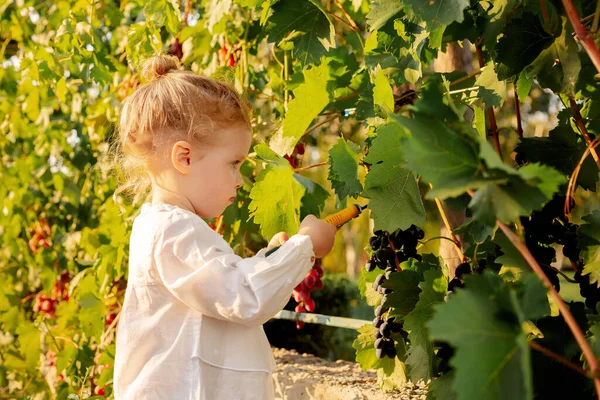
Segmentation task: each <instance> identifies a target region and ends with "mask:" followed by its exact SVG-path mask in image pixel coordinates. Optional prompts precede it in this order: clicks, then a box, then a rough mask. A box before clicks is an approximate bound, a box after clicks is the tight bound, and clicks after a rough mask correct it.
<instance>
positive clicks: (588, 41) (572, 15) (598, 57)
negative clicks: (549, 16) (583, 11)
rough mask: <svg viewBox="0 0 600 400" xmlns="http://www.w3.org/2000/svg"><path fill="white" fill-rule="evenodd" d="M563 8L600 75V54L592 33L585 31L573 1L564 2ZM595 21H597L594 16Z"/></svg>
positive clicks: (564, 0) (563, 0)
mask: <svg viewBox="0 0 600 400" xmlns="http://www.w3.org/2000/svg"><path fill="white" fill-rule="evenodd" d="M562 3H563V7H565V11H566V12H567V17H569V21H570V22H571V25H572V26H573V30H574V31H575V35H576V36H577V38H578V39H579V42H580V43H581V45H582V46H583V48H584V49H585V51H586V52H587V53H588V55H589V56H590V60H592V63H593V64H594V66H595V67H596V69H597V70H598V73H599V74H600V52H599V51H598V48H597V47H596V44H595V43H594V37H593V36H592V35H591V33H590V32H588V31H587V29H585V27H584V26H583V24H582V23H581V21H580V20H579V15H577V10H575V7H574V6H573V2H572V1H571V0H562ZM596 14H598V10H596ZM594 19H597V18H596V16H594Z"/></svg>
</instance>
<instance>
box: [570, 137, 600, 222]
mask: <svg viewBox="0 0 600 400" xmlns="http://www.w3.org/2000/svg"><path fill="white" fill-rule="evenodd" d="M599 144H600V138H596V139H595V140H594V141H593V142H592V143H590V144H589V145H588V147H587V149H585V151H584V152H583V155H582V156H581V159H580V160H579V162H578V163H577V165H576V166H575V168H574V169H573V173H572V174H571V177H570V178H569V184H568V186H567V195H566V196H565V205H564V211H565V214H566V215H570V214H571V200H572V199H573V196H574V195H575V183H576V182H577V178H578V177H579V171H581V168H582V167H583V162H584V161H585V159H586V158H587V156H588V155H589V154H590V153H591V151H592V150H593V149H595V148H596V147H597V146H598V145H599Z"/></svg>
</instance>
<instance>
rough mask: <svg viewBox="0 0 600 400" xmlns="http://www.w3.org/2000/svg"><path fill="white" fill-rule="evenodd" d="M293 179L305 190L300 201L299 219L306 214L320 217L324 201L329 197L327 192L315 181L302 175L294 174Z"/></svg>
mask: <svg viewBox="0 0 600 400" xmlns="http://www.w3.org/2000/svg"><path fill="white" fill-rule="evenodd" d="M294 179H296V180H297V181H298V182H300V184H301V185H302V186H304V188H305V189H306V191H305V192H304V196H302V200H301V207H300V219H302V218H303V217H304V216H306V215H308V214H313V215H316V216H317V217H318V216H319V215H321V211H322V210H323V207H324V206H325V201H326V200H327V198H328V197H329V193H328V192H327V190H325V188H324V187H323V186H321V185H319V184H318V183H316V182H315V181H313V180H311V179H309V178H306V177H304V176H302V175H299V174H294Z"/></svg>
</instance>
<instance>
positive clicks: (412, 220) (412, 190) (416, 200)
mask: <svg viewBox="0 0 600 400" xmlns="http://www.w3.org/2000/svg"><path fill="white" fill-rule="evenodd" d="M362 196H363V197H366V198H369V199H371V201H370V203H369V210H371V218H373V221H374V222H375V229H376V230H379V229H381V230H387V231H390V232H391V231H395V230H396V229H398V228H400V229H407V228H408V227H410V226H411V225H413V224H414V225H416V226H423V223H424V222H425V208H424V206H423V201H422V200H421V195H420V193H419V186H418V184H417V180H416V178H415V176H414V174H413V173H412V171H410V170H408V169H405V168H397V169H396V170H395V173H394V178H393V180H389V182H388V183H386V184H385V185H382V186H375V187H369V189H368V190H365V192H364V193H363V194H362Z"/></svg>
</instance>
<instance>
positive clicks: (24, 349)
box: [16, 322, 42, 374]
mask: <svg viewBox="0 0 600 400" xmlns="http://www.w3.org/2000/svg"><path fill="white" fill-rule="evenodd" d="M16 333H17V335H18V336H17V337H18V340H19V348H20V349H21V354H23V355H24V356H25V362H26V366H27V371H28V372H29V373H31V374H35V373H36V371H37V366H38V364H39V362H40V354H42V349H41V347H40V330H39V329H38V328H37V327H36V326H35V325H34V324H33V323H31V322H25V323H24V324H23V325H21V326H19V327H18V328H17V329H16Z"/></svg>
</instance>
